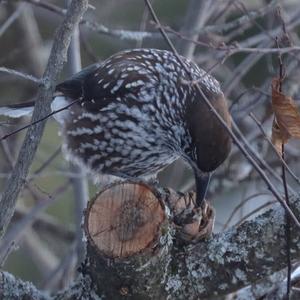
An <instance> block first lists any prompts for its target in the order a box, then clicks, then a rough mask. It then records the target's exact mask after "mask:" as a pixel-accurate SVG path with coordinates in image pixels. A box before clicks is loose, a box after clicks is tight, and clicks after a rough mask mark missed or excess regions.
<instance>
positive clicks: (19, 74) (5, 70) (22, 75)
mask: <svg viewBox="0 0 300 300" xmlns="http://www.w3.org/2000/svg"><path fill="white" fill-rule="evenodd" d="M0 72H3V73H7V74H10V75H13V76H17V77H20V78H22V79H26V80H29V81H32V82H34V83H36V84H38V85H43V84H44V83H43V81H42V80H41V79H38V78H36V77H34V76H32V75H29V74H25V73H23V72H20V71H17V70H13V69H9V68H5V67H0Z"/></svg>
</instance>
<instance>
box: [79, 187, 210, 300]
mask: <svg viewBox="0 0 300 300" xmlns="http://www.w3.org/2000/svg"><path fill="white" fill-rule="evenodd" d="M194 199H195V195H194V193H188V194H186V195H183V194H180V193H176V192H174V191H171V190H167V189H166V190H163V191H158V190H157V189H156V188H154V187H151V186H149V185H147V184H145V183H138V182H122V183H115V184H113V185H110V186H108V187H107V188H106V189H104V190H103V191H101V192H100V193H99V194H98V195H96V197H94V199H92V200H91V201H90V203H89V205H88V208H87V210H86V213H85V223H84V228H85V233H86V236H87V261H86V262H85V263H84V264H83V268H85V269H84V270H81V271H82V273H83V274H88V275H89V276H90V278H91V279H92V282H94V285H95V289H96V290H97V291H98V295H102V296H103V298H105V299H124V297H127V296H128V297H130V299H165V297H166V295H167V291H166V287H165V285H164V278H165V274H167V273H168V271H167V270H168V268H169V263H170V261H171V260H172V249H173V247H174V241H175V242H176V247H182V242H184V243H185V244H187V243H193V242H195V241H198V240H199V239H200V238H203V237H205V236H207V235H208V234H209V233H210V231H211V230H212V224H213V220H214V211H213V209H212V208H211V207H210V206H209V205H208V204H207V203H205V204H204V206H203V207H201V208H195V205H194ZM177 241H180V243H177ZM84 266H86V267H84ZM169 271H170V270H169Z"/></svg>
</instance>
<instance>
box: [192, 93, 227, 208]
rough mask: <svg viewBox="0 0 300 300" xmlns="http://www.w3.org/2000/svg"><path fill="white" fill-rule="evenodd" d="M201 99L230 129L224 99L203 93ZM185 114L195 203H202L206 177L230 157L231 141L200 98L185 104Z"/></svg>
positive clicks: (219, 94) (222, 96)
mask: <svg viewBox="0 0 300 300" xmlns="http://www.w3.org/2000/svg"><path fill="white" fill-rule="evenodd" d="M205 95H206V97H207V99H208V100H209V101H210V103H211V104H212V105H213V107H214V108H215V109H216V111H217V112H218V113H219V114H220V116H221V117H222V118H223V120H224V121H225V122H226V124H227V125H228V126H229V127H230V126H231V117H230V114H229V111H228V107H227V103H226V100H225V97H224V95H223V94H222V93H218V94H216V93H212V92H207V91H205ZM199 98H200V99H199ZM186 113H187V118H186V119H187V120H188V128H189V133H190V136H191V139H192V145H193V146H192V151H191V153H190V156H191V157H190V160H191V161H192V164H193V169H194V173H195V177H196V187H197V202H202V200H203V199H201V198H204V197H205V194H206V189H207V186H208V183H209V177H210V173H211V172H212V171H214V170H215V169H216V168H217V167H218V166H220V165H221V164H222V163H223V162H224V161H225V159H226V158H227V157H228V155H229V153H230V149H231V138H230V136H229V134H228V132H227V131H226V129H225V128H224V126H223V125H222V124H221V123H220V122H219V120H218V119H217V117H216V116H215V115H214V114H213V112H212V111H210V109H209V108H208V107H207V105H206V104H205V102H204V99H202V97H201V96H200V95H199V97H198V98H196V99H194V100H193V101H192V102H191V103H190V104H189V107H188V109H187V112H186Z"/></svg>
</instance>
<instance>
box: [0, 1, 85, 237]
mask: <svg viewBox="0 0 300 300" xmlns="http://www.w3.org/2000/svg"><path fill="white" fill-rule="evenodd" d="M87 7H88V0H76V1H72V3H71V5H70V7H69V9H68V12H67V15H66V17H65V19H64V21H63V23H62V24H61V26H60V27H59V29H58V31H57V33H56V35H55V38H54V43H53V46H52V50H51V53H50V57H49V61H48V64H47V67H46V70H45V73H44V75H43V78H42V80H43V82H44V83H45V86H41V87H40V88H39V90H38V94H37V101H36V104H35V107H34V111H33V117H32V121H33V122H34V121H36V120H39V119H41V118H42V117H43V116H45V115H47V114H49V112H50V102H51V100H52V95H53V91H54V84H55V81H56V80H57V78H58V75H59V73H60V71H61V69H62V67H63V64H64V62H65V61H66V55H67V49H68V46H69V44H70V40H71V35H72V33H73V30H74V28H75V26H76V25H77V24H78V23H79V21H80V18H81V17H82V15H83V13H84V12H85V11H86V9H87ZM44 126H45V122H40V123H38V124H36V125H35V126H31V127H30V128H29V129H28V131H27V133H26V136H25V139H24V142H23V145H22V147H21V150H20V152H19V156H18V160H17V162H16V165H15V167H14V169H13V171H12V173H11V175H10V177H9V178H8V180H7V183H6V185H5V188H4V191H3V193H2V198H1V201H0V232H1V233H0V235H1V236H3V234H4V232H5V231H6V228H7V226H8V223H9V221H10V219H11V217H12V215H13V212H14V208H15V203H16V200H17V197H18V194H19V192H20V190H21V189H22V187H23V185H24V181H25V179H26V176H27V174H28V170H29V167H30V165H31V163H32V161H33V158H34V156H35V153H36V150H37V147H38V144H39V142H40V139H41V137H42V134H43V131H44Z"/></svg>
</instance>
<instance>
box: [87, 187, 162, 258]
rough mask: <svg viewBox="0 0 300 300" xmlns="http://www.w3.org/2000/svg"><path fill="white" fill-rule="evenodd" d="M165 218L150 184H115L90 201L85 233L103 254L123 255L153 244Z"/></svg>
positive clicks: (139, 250)
mask: <svg viewBox="0 0 300 300" xmlns="http://www.w3.org/2000/svg"><path fill="white" fill-rule="evenodd" d="M165 219H166V215H165V210H164V207H163V204H162V202H161V201H160V200H159V198H158V196H156V195H155V193H154V192H153V190H152V189H151V188H150V187H149V186H147V185H146V184H144V183H117V184H113V185H111V186H109V187H107V188H106V189H105V190H103V191H101V192H100V193H99V194H97V195H96V197H95V198H94V199H92V200H91V201H90V203H89V205H88V208H87V211H86V215H85V232H86V235H87V238H88V241H89V242H90V243H91V245H92V246H93V247H95V248H96V250H97V251H99V252H100V253H101V254H102V255H103V254H104V255H105V256H107V257H109V258H117V257H119V258H122V257H123V258H124V257H128V256H131V255H134V254H136V253H139V252H141V251H143V250H145V249H146V248H149V249H151V248H153V247H155V245H156V244H157V241H158V239H159V237H160V235H161V226H162V223H163V222H164V220H165Z"/></svg>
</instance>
